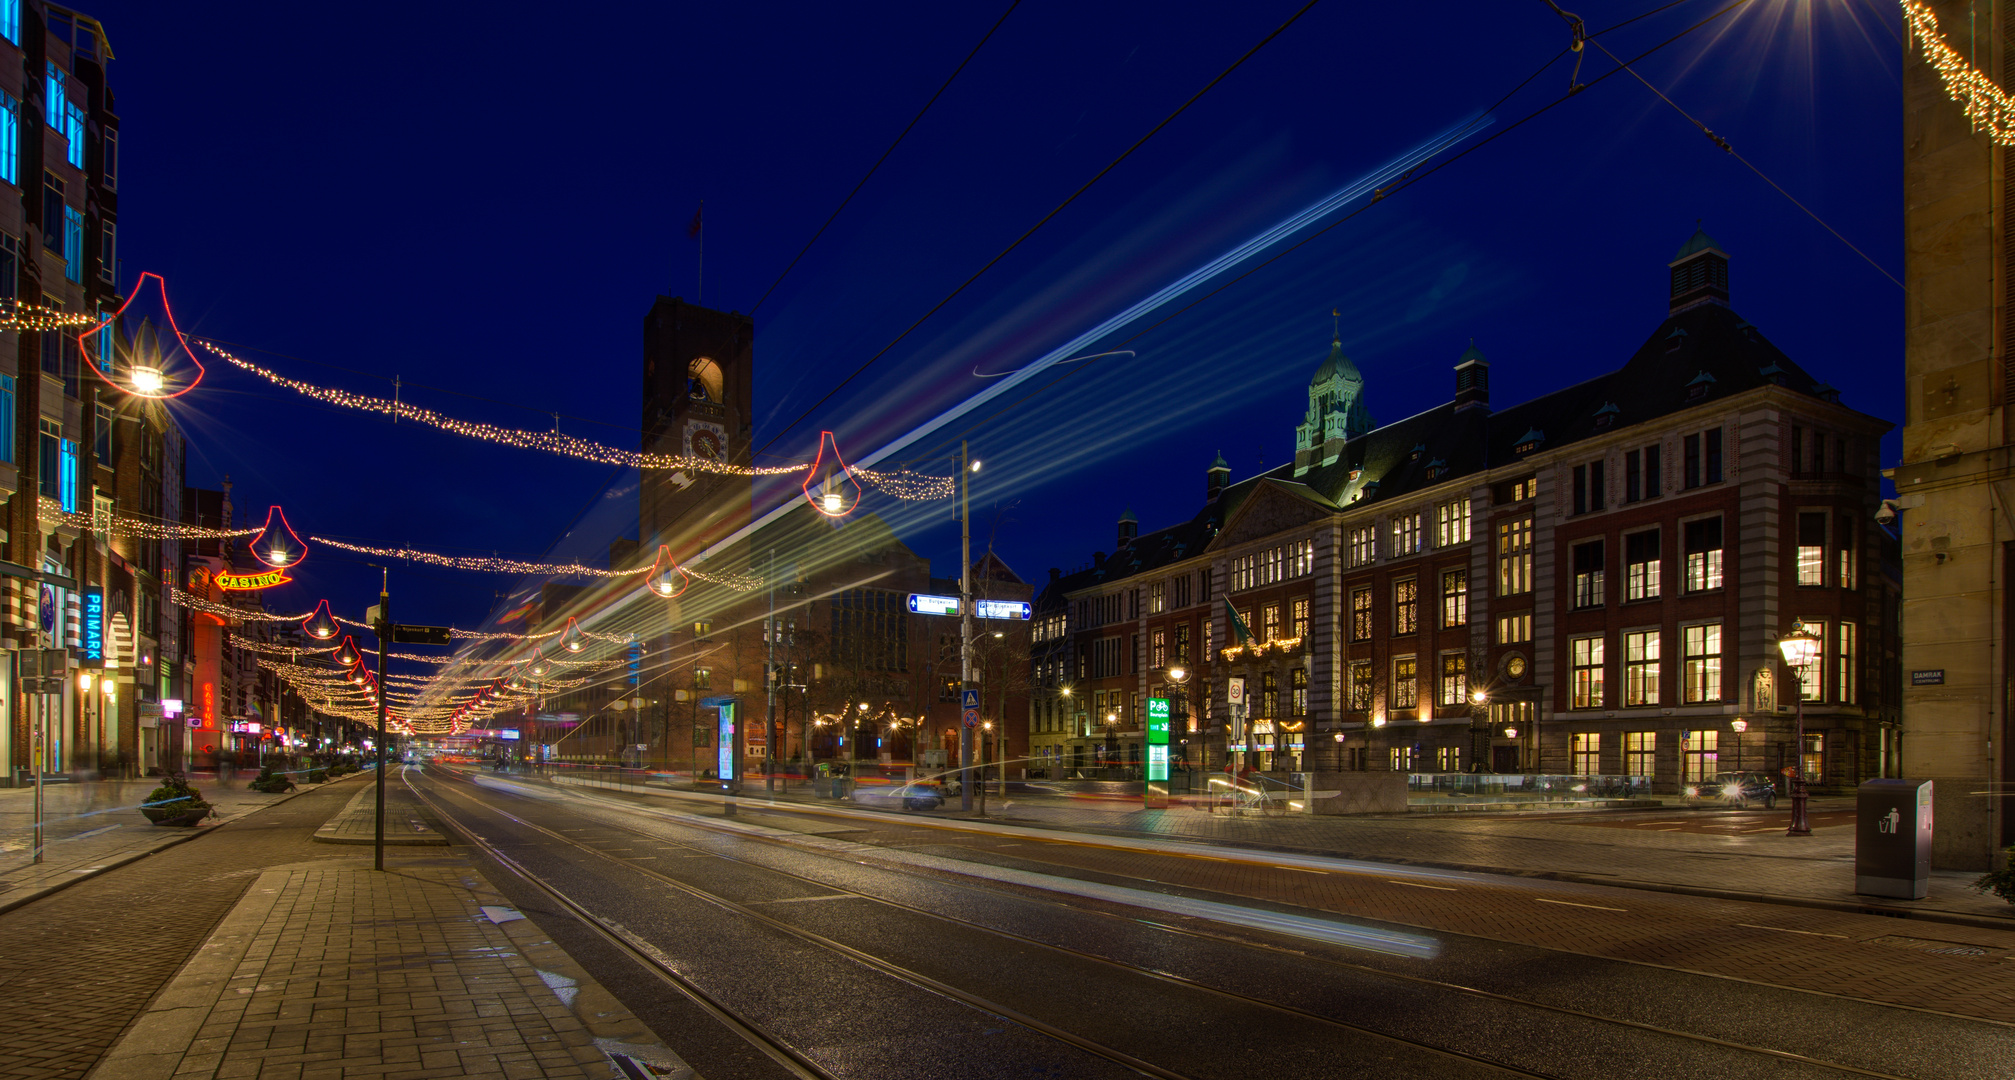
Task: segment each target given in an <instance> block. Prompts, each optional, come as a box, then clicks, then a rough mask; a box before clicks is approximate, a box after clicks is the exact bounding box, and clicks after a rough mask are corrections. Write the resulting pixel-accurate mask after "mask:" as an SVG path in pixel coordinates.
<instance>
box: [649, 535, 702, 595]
mask: <svg viewBox="0 0 2015 1080" xmlns="http://www.w3.org/2000/svg"><path fill="white" fill-rule="evenodd" d="M645 580H646V581H647V582H649V583H650V586H651V591H652V592H654V593H657V594H658V595H659V596H662V597H664V598H665V599H667V600H669V599H671V598H672V597H674V596H677V595H679V594H680V593H682V592H685V591H686V589H687V587H688V586H690V585H692V583H693V576H692V575H691V574H688V573H686V568H685V567H683V566H680V565H679V564H678V562H677V561H675V560H674V559H673V558H672V549H671V548H670V547H668V546H666V545H664V544H659V545H658V561H656V562H654V563H652V564H651V572H650V574H649V575H648V576H647V577H646V578H645Z"/></svg>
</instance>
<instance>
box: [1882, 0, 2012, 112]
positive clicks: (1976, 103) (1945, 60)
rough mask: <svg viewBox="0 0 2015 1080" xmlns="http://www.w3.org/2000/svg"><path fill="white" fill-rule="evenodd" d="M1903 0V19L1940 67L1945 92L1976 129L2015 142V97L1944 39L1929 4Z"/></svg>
mask: <svg viewBox="0 0 2015 1080" xmlns="http://www.w3.org/2000/svg"><path fill="white" fill-rule="evenodd" d="M1902 4H1903V21H1904V22H1906V23H1908V24H1909V26H1910V34H1911V36H1912V37H1914V38H1916V39H1917V41H1918V43H1919V44H1920V45H1921V46H1922V47H1923V50H1924V59H1925V61H1926V62H1927V63H1929V64H1930V65H1931V66H1932V67H1934V68H1937V69H1938V77H1939V78H1940V79H1941V80H1943V81H1944V83H1945V92H1946V93H1947V94H1949V95H1951V97H1952V100H1954V101H1956V102H1958V103H1959V107H1960V108H1962V109H1964V110H1965V111H1966V119H1967V120H1968V121H1970V122H1971V123H1972V124H1973V130H1975V131H1984V132H1986V133H1987V135H1988V137H1989V138H1991V139H1993V140H1994V141H1995V142H1997V143H1999V144H2001V145H2002V146H2015V98H2011V97H2009V96H2008V94H2007V93H2006V92H2004V91H2003V90H2002V89H2001V88H2000V87H1999V86H1996V85H1994V80H1993V79H1990V78H1988V77H1987V75H1986V73H1984V72H1982V71H1981V70H1980V69H1979V68H1976V67H1974V66H1973V65H1972V64H1970V63H1967V61H1966V58H1965V57H1963V56H1960V55H1959V53H1958V51H1957V50H1955V49H1953V48H1952V46H1950V45H1947V44H1946V43H1945V37H1944V35H1943V34H1941V33H1940V32H1939V30H1938V16H1936V15H1934V14H1932V11H1931V6H1930V5H1929V4H1927V3H1925V2H1924V0H1902Z"/></svg>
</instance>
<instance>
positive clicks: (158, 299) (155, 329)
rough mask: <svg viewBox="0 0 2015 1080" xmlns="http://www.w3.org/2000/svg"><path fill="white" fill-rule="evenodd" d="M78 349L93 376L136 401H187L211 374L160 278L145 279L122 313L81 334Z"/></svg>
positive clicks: (149, 275)
mask: <svg viewBox="0 0 2015 1080" xmlns="http://www.w3.org/2000/svg"><path fill="white" fill-rule="evenodd" d="M163 326H165V327H166V328H167V329H166V330H165V331H164V330H162V329H161V327H163ZM77 348H78V351H79V352H80V353H82V354H83V357H84V365H85V366H86V367H88V368H90V369H91V373H92V374H93V375H96V376H98V377H99V378H100V379H103V380H104V381H105V383H106V384H107V385H109V386H111V387H113V388H114V389H117V390H121V391H123V392H125V393H128V394H132V395H133V396H134V397H144V398H173V397H181V396H182V395H183V394H186V393H188V392H189V391H191V390H194V389H195V388H196V384H198V383H200V382H202V381H203V375H204V374H205V372H204V369H203V362H202V361H201V360H198V359H196V351H195V350H194V349H191V348H190V347H189V340H188V339H187V338H186V337H184V336H183V335H182V328H181V327H180V326H179V325H177V324H176V322H175V312H174V310H173V309H172V308H170V307H169V306H168V286H167V283H166V282H164V281H162V280H161V275H159V274H155V273H144V274H141V275H140V278H139V280H138V281H135V282H134V283H133V291H132V292H130V293H128V294H127V295H126V302H125V303H123V304H121V305H119V310H117V311H115V312H112V313H111V314H110V315H107V316H106V317H105V318H104V319H103V320H101V321H99V322H97V323H96V324H94V325H92V326H90V327H89V328H87V329H85V330H84V332H83V333H81V334H78V335H77Z"/></svg>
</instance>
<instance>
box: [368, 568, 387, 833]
mask: <svg viewBox="0 0 2015 1080" xmlns="http://www.w3.org/2000/svg"><path fill="white" fill-rule="evenodd" d="M381 573H383V574H384V578H383V579H381V582H380V584H379V586H378V606H377V607H374V608H372V609H371V619H370V623H371V632H372V633H374V634H376V635H378V685H377V686H375V687H372V689H373V690H374V691H375V692H376V693H377V695H378V809H377V831H376V832H375V833H374V834H373V837H372V841H371V842H372V845H373V850H372V858H371V867H372V869H374V870H383V869H384V868H385V744H386V743H388V742H391V741H392V738H391V735H390V733H389V732H387V731H386V730H385V643H386V642H387V641H390V640H391V639H392V597H391V594H390V592H389V588H390V583H391V571H389V570H384V571H381Z"/></svg>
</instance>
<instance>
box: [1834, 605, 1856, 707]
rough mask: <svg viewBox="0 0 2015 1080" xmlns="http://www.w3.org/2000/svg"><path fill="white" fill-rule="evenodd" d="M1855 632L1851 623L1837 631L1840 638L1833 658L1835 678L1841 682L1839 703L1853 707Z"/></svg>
mask: <svg viewBox="0 0 2015 1080" xmlns="http://www.w3.org/2000/svg"><path fill="white" fill-rule="evenodd" d="M1854 631H1855V625H1854V624H1853V623H1851V622H1842V623H1841V624H1840V626H1839V628H1838V629H1837V630H1836V631H1835V633H1837V634H1838V635H1839V636H1838V638H1837V639H1836V641H1835V645H1836V647H1837V649H1838V651H1837V652H1836V653H1835V654H1834V657H1833V667H1834V672H1835V677H1836V678H1837V679H1838V680H1839V691H1840V692H1839V702H1840V704H1842V705H1852V704H1854V702H1855V692H1856V690H1857V687H1856V686H1855V666H1854V644H1855V642H1854Z"/></svg>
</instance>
